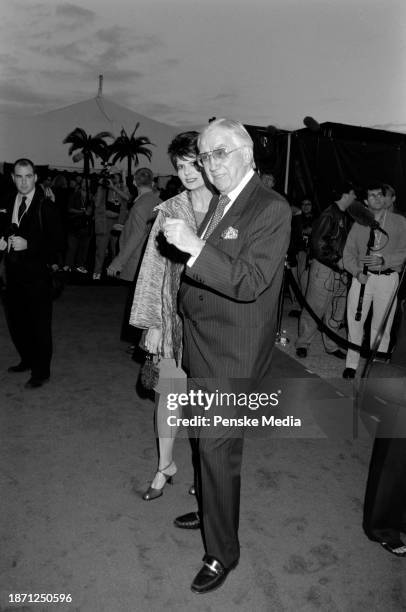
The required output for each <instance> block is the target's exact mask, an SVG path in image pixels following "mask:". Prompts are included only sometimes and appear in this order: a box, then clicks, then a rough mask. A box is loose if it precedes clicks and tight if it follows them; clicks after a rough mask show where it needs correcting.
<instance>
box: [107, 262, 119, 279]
mask: <svg viewBox="0 0 406 612" xmlns="http://www.w3.org/2000/svg"><path fill="white" fill-rule="evenodd" d="M121 269H122V266H121V265H120V264H119V263H118V262H117V261H116V260H115V259H113V261H112V262H111V264H110V265H109V267H108V268H107V276H117V274H120V272H121Z"/></svg>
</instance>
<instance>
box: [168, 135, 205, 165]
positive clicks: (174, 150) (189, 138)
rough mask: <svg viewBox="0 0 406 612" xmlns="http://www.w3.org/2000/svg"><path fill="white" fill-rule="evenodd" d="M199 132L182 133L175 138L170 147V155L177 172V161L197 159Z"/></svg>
mask: <svg viewBox="0 0 406 612" xmlns="http://www.w3.org/2000/svg"><path fill="white" fill-rule="evenodd" d="M198 136H199V132H195V131H191V132H182V133H181V134H178V135H177V136H175V138H174V139H173V140H172V142H171V144H170V145H169V147H168V155H169V157H170V160H171V162H172V165H173V167H174V168H175V170H176V160H177V159H180V158H184V157H196V155H197V154H198V152H199V151H198V148H197V139H198Z"/></svg>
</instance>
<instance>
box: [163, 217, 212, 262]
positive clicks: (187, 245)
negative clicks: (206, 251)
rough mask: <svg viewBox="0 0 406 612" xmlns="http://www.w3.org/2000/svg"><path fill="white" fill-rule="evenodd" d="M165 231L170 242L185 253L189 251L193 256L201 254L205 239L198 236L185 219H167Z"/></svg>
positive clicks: (164, 226)
mask: <svg viewBox="0 0 406 612" xmlns="http://www.w3.org/2000/svg"><path fill="white" fill-rule="evenodd" d="M163 231H164V235H165V238H166V240H167V241H168V242H169V244H173V245H174V246H176V248H177V249H179V250H180V251H183V252H184V253H189V254H190V255H192V257H197V256H198V255H200V252H201V250H202V249H203V247H204V245H205V241H204V240H201V239H200V238H198V236H196V234H195V233H194V231H193V230H192V228H191V227H190V226H189V225H188V224H187V223H186V222H185V221H184V220H183V219H167V220H166V221H165V223H164V225H163Z"/></svg>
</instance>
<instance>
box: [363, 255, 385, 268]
mask: <svg viewBox="0 0 406 612" xmlns="http://www.w3.org/2000/svg"><path fill="white" fill-rule="evenodd" d="M360 263H361V264H362V265H367V266H368V268H370V269H371V270H377V271H379V270H380V269H381V268H382V267H383V257H382V255H364V257H361V259H360Z"/></svg>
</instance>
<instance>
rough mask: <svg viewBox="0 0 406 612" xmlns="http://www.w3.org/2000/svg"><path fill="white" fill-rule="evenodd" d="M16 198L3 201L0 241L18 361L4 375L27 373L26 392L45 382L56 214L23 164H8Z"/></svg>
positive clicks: (57, 242)
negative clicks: (2, 228) (3, 227)
mask: <svg viewBox="0 0 406 612" xmlns="http://www.w3.org/2000/svg"><path fill="white" fill-rule="evenodd" d="M13 181H14V184H15V186H16V188H17V195H12V196H11V197H10V198H9V199H7V200H5V202H4V204H5V208H6V211H7V213H6V217H7V223H6V229H5V231H4V232H2V233H3V235H2V236H0V250H1V251H3V254H4V256H5V268H6V287H7V290H6V315H7V323H8V326H9V330H10V335H11V338H12V340H13V342H14V344H15V347H16V349H17V351H18V353H19V355H20V358H21V361H20V363H18V364H17V365H14V366H10V367H9V369H8V371H9V372H10V373H17V372H25V371H28V370H31V378H30V379H29V380H28V382H27V383H26V384H25V387H26V388H27V389H35V388H37V387H41V386H42V385H43V384H44V383H45V382H47V381H48V379H49V377H50V363H51V356H52V332H51V320H52V294H51V276H50V271H49V266H50V265H52V264H55V265H56V262H57V254H58V251H59V250H61V248H62V247H63V234H62V226H61V223H60V220H59V214H58V210H57V208H56V207H55V205H54V204H53V202H51V201H50V200H47V199H46V198H45V195H44V193H43V190H42V189H37V188H36V182H37V175H36V172H35V167H34V164H33V163H32V161H31V160H29V159H19V160H17V161H16V162H15V164H14V169H13Z"/></svg>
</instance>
